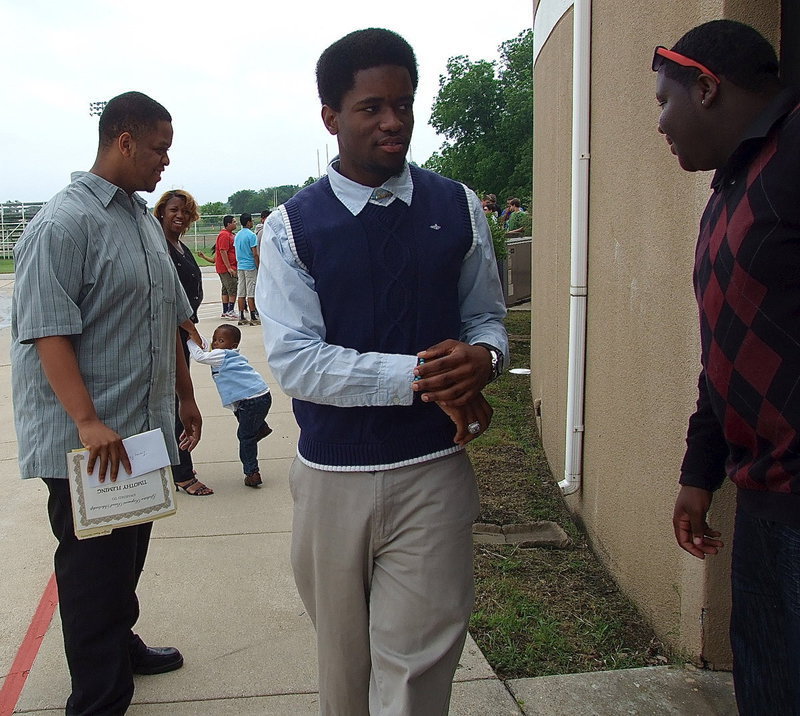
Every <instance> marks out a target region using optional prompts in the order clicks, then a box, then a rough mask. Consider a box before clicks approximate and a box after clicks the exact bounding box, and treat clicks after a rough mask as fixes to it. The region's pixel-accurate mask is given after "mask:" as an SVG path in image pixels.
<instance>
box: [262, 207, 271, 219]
mask: <svg viewBox="0 0 800 716" xmlns="http://www.w3.org/2000/svg"><path fill="white" fill-rule="evenodd" d="M269 213H270V212H269V209H265V210H264V211H262V212H261V219H262V221H263V220H264V219H266V218H267V217H268V216H269Z"/></svg>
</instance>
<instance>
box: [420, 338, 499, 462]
mask: <svg viewBox="0 0 800 716" xmlns="http://www.w3.org/2000/svg"><path fill="white" fill-rule="evenodd" d="M418 357H419V358H422V359H423V360H424V361H425V362H424V363H421V364H420V365H418V366H417V367H416V368H415V369H414V375H415V376H418V378H419V380H416V381H414V383H413V384H412V389H413V390H414V391H415V392H418V393H420V394H421V395H420V397H421V399H422V400H424V401H425V402H431V403H436V404H437V405H438V406H439V407H440V408H441V409H442V410H443V411H444V412H445V413H446V414H447V415H448V417H449V418H450V419H451V420H452V421H453V422H454V423H455V425H456V435H455V437H454V438H453V442H455V443H456V444H458V445H461V446H464V445H466V444H467V443H468V442H470V441H471V440H474V439H475V438H476V437H478V436H479V435H481V434H482V433H483V432H484V431H485V430H486V429H487V428H488V427H489V423H490V422H491V420H492V414H493V410H492V407H491V406H490V405H489V403H488V402H487V401H486V398H484V397H483V395H482V394H481V391H482V390H483V388H484V386H485V385H486V384H487V383H488V382H489V378H490V377H491V373H492V367H491V360H490V358H489V353H488V351H487V350H486V349H485V348H483V347H482V346H472V345H469V344H468V343H462V342H461V341H455V340H452V339H448V340H446V341H442V342H441V343H437V344H436V345H435V346H431V347H430V348H428V349H427V350H425V351H422V352H421V353H419V354H418ZM476 423H477V429H475V428H473V430H470V426H474V425H475V424H476Z"/></svg>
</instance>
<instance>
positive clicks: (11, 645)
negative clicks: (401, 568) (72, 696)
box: [0, 273, 735, 716]
mask: <svg viewBox="0 0 800 716" xmlns="http://www.w3.org/2000/svg"><path fill="white" fill-rule="evenodd" d="M204 278H207V279H208V283H206V295H207V296H208V297H209V299H210V300H209V302H208V303H207V304H204V306H203V308H202V309H201V321H200V326H199V328H200V331H201V332H202V333H204V334H205V335H207V336H210V335H211V333H212V331H213V329H214V327H215V326H216V325H218V323H220V322H221V321H220V319H219V318H218V315H219V312H220V311H219V308H220V307H219V304H218V303H214V302H213V301H214V299H215V298H216V296H217V291H218V282H217V278H216V275H214V274H213V273H212V274H207V275H206V276H204ZM3 279H4V277H0V293H6V295H7V291H8V290H10V287H11V281H10V280H3ZM243 334H244V335H243V341H242V350H243V352H244V353H245V354H246V355H247V356H248V358H249V359H250V361H251V362H252V364H253V365H254V366H255V367H256V369H257V370H259V371H260V372H261V373H262V375H264V377H265V378H266V380H267V381H268V382H269V383H270V386H271V388H272V389H273V401H274V402H273V407H272V410H271V412H270V417H269V422H270V425H271V426H272V427H273V430H274V432H273V434H272V435H271V436H270V437H269V438H268V439H267V440H265V441H264V442H262V443H261V447H260V457H261V460H260V463H261V474H262V477H263V478H264V485H263V487H262V488H261V489H258V490H254V489H252V488H248V487H245V486H244V484H243V482H242V478H243V476H242V472H241V466H240V463H239V461H238V453H237V450H238V445H237V441H236V421H235V418H234V417H233V416H232V415H231V414H230V412H229V411H227V410H225V409H223V408H222V407H221V405H220V403H219V398H218V395H217V391H216V389H215V388H214V386H213V383H212V380H211V376H210V371H209V370H208V369H207V368H206V367H205V366H200V365H196V364H195V365H193V366H192V375H193V378H194V382H195V390H196V395H197V399H198V403H199V404H200V408H201V411H202V413H203V417H204V429H203V439H202V441H201V443H200V445H199V446H198V448H197V449H196V451H195V452H194V459H195V466H196V469H197V472H198V477H199V478H200V479H201V480H203V481H204V482H206V483H207V484H209V485H210V486H211V487H213V489H214V491H215V494H214V495H213V496H211V497H190V496H188V495H186V494H185V493H183V492H181V493H179V495H178V514H177V515H176V516H174V517H170V518H166V519H164V520H160V521H158V522H156V524H155V526H154V530H153V540H152V542H151V546H150V553H149V556H148V561H147V564H146V566H145V571H144V574H143V575H142V579H141V583H140V588H139V596H140V600H141V605H142V614H141V618H140V620H139V623H138V625H137V630H138V631H139V633H140V634H141V635H142V637H143V638H144V640H145V641H146V642H147V643H149V644H152V645H155V646H159V645H160V646H166V645H174V646H177V647H179V648H180V649H181V651H182V652H183V654H184V656H185V659H186V663H185V666H184V667H183V668H182V669H180V670H179V671H176V672H172V673H169V674H163V675H159V676H147V677H137V681H136V693H135V695H134V701H133V705H132V707H131V709H130V711H129V713H131V714H135V715H142V716H144V715H145V714H153V715H155V714H164V715H166V714H209V715H213V714H268V715H271V714H274V715H276V716H283V715H285V714H298V715H305V714H308V715H309V716H312V715H313V714H316V713H317V712H318V703H317V693H316V688H317V687H316V656H315V648H314V633H313V629H312V627H311V623H310V620H309V619H308V616H307V615H306V614H305V613H304V610H303V605H302V603H301V602H300V599H299V598H298V596H297V593H296V591H295V587H294V582H293V579H292V575H291V568H290V564H289V542H290V533H291V497H290V494H289V489H288V482H287V475H288V470H289V466H290V464H291V461H292V458H293V456H294V454H295V445H296V439H297V426H296V424H295V422H294V419H293V417H292V413H291V406H290V401H289V399H288V398H287V397H286V396H284V395H283V394H282V393H280V391H279V390H278V389H277V387H276V386H275V384H274V381H273V380H272V379H271V375H270V373H269V369H268V367H267V364H266V359H265V357H264V350H263V347H262V344H261V336H260V329H258V328H250V327H243ZM9 343H10V330H9V329H8V328H0V420H2V425H3V426H4V430H3V431H2V434H1V435H0V480H2V483H3V491H2V494H3V501H2V503H1V504H2V507H0V565H2V574H3V578H2V579H1V580H0V637H1V640H0V674H2V675H3V677H2V679H3V680H0V686H2V683H3V681H4V680H5V676H6V675H7V674H8V673H9V671H10V669H11V665H12V663H13V661H14V658H15V656H16V653H17V650H18V649H19V646H20V644H21V643H22V641H23V639H24V637H25V633H26V630H27V628H28V625H29V623H30V621H31V617H32V616H33V614H34V611H35V609H36V606H37V604H38V602H39V599H40V597H41V595H42V592H43V590H44V588H45V585H46V584H47V581H48V579H49V577H50V574H51V572H52V553H53V549H54V546H55V541H54V539H53V537H52V535H51V534H50V532H49V527H48V523H47V517H46V493H47V491H46V489H45V488H44V486H43V485H42V484H41V483H40V482H38V481H25V482H23V481H21V480H19V479H18V470H17V464H16V440H15V436H14V433H13V429H12V426H13V419H12V410H11V381H10V367H9V359H8V355H9ZM68 693H69V678H68V673H67V669H66V664H65V661H64V656H63V646H62V642H61V630H60V622H59V618H58V613H57V612H56V615H55V616H54V618H53V621H52V624H51V625H50V628H49V630H48V631H47V633H46V635H45V637H44V639H43V641H42V644H41V649H40V651H39V654H38V657H37V659H36V661H35V663H34V665H33V668H32V669H31V671H30V675H29V677H28V679H27V682H26V685H25V688H24V690H23V692H22V695H21V697H20V699H19V701H18V704H17V709H16V711H15V713H36V714H48V715H49V714H57V713H63V704H64V701H65V699H66V696H67V695H68ZM450 713H451V714H454V715H457V716H462V715H463V716H467V715H474V716H479V715H480V716H485V715H492V716H494V715H495V714H497V715H498V716H501V715H504V714H534V713H535V714H553V715H561V714H564V715H566V714H687V715H688V714H703V715H704V716H706V715H709V714H734V713H735V707H734V705H733V700H732V692H731V687H730V678H729V675H727V674H710V673H707V672H698V671H693V672H688V671H683V670H681V669H667V668H663V669H662V668H657V669H645V670H632V671H630V672H609V673H608V674H586V675H575V676H566V677H548V678H542V679H522V680H516V681H513V682H509V683H507V684H506V683H504V682H502V681H500V680H499V679H498V678H497V677H496V676H495V674H494V673H493V672H492V670H491V668H490V667H489V665H488V664H487V662H486V660H485V659H484V657H483V655H482V654H481V652H480V650H479V649H478V648H477V646H476V645H475V644H474V642H473V641H472V640H471V639H468V641H467V645H466V648H465V650H464V655H463V657H462V660H461V664H460V666H459V668H458V671H457V673H456V677H455V686H454V689H453V702H452V707H451V711H450Z"/></svg>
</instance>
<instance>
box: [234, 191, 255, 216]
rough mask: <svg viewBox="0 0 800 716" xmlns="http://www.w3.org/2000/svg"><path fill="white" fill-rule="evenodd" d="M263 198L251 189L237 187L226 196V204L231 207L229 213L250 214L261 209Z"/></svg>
mask: <svg viewBox="0 0 800 716" xmlns="http://www.w3.org/2000/svg"><path fill="white" fill-rule="evenodd" d="M262 203H263V199H262V198H261V197H259V192H257V191H254V190H253V189H239V191H236V192H234V193H233V194H231V195H230V196H229V197H228V206H230V207H231V214H235V215H236V216H238V215H239V214H244V213H245V212H249V213H250V214H253V213H256V214H257V213H258V212H260V211H261V205H262Z"/></svg>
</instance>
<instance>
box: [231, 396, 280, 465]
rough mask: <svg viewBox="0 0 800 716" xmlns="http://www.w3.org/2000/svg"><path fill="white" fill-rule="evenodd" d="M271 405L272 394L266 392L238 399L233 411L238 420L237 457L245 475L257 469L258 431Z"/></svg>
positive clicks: (263, 423) (263, 424)
mask: <svg viewBox="0 0 800 716" xmlns="http://www.w3.org/2000/svg"><path fill="white" fill-rule="evenodd" d="M271 407H272V396H271V395H270V394H269V393H267V394H266V395H259V396H258V397H257V398H247V399H246V400H240V401H239V405H238V407H237V408H236V411H235V412H234V415H235V416H236V419H237V420H238V421H239V429H238V430H237V431H236V437H237V438H239V459H240V460H241V461H242V468H243V469H244V474H245V475H252V474H253V473H254V472H257V471H258V432H259V431H260V430H261V429H262V428H263V427H264V426H265V425H266V421H265V418H266V417H267V413H269V409H270V408H271Z"/></svg>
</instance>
